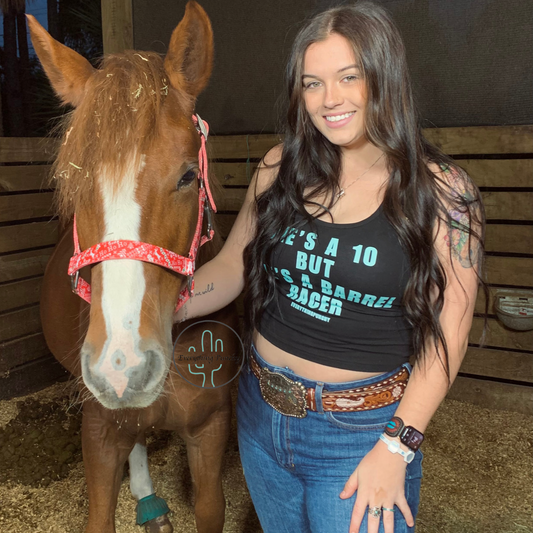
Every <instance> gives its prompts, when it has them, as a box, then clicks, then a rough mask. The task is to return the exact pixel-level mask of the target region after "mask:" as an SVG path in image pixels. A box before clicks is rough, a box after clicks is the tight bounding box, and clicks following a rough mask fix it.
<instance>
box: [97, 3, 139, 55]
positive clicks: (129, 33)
mask: <svg viewBox="0 0 533 533" xmlns="http://www.w3.org/2000/svg"><path fill="white" fill-rule="evenodd" d="M102 37H103V41H104V54H116V53H118V52H123V51H124V50H132V49H133V9H132V0H102Z"/></svg>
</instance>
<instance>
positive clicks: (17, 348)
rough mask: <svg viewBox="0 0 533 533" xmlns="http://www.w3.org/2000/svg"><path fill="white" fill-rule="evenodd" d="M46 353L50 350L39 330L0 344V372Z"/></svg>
mask: <svg viewBox="0 0 533 533" xmlns="http://www.w3.org/2000/svg"><path fill="white" fill-rule="evenodd" d="M48 354H50V350H49V349H48V346H47V345H46V341H45V340H44V335H43V334H42V333H41V332H39V333H33V334H32V335H28V336H27V337H22V338H21V339H16V340H14V341H10V342H5V343H3V344H0V374H3V373H4V372H7V371H9V370H11V369H13V368H15V367H17V366H20V365H22V364H24V363H27V362H29V361H33V360H35V359H39V358H40V357H43V356H45V355H48Z"/></svg>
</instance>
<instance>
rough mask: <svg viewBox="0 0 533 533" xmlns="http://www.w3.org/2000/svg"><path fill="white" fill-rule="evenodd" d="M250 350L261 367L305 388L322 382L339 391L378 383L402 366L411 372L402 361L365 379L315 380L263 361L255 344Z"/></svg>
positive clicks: (328, 387) (329, 389)
mask: <svg viewBox="0 0 533 533" xmlns="http://www.w3.org/2000/svg"><path fill="white" fill-rule="evenodd" d="M252 351H253V354H254V357H255V358H256V361H257V363H258V364H259V366H260V367H261V368H263V367H266V368H267V369H268V370H270V371H271V372H278V373H279V374H283V375H284V376H286V377H288V378H289V379H292V380H293V381H299V382H300V383H301V384H302V385H303V386H304V387H307V388H313V389H314V388H316V385H317V384H318V383H321V384H323V388H324V389H325V390H328V391H340V390H345V389H356V388H359V387H366V386H368V385H372V384H374V383H378V382H380V381H383V380H384V379H387V378H389V377H391V376H393V375H394V374H396V373H397V372H399V371H400V370H401V369H402V368H406V369H407V370H408V371H409V373H411V368H412V367H411V365H410V364H409V363H404V364H403V365H400V366H399V367H398V368H395V369H394V370H391V371H390V372H384V373H383V374H378V375H377V376H372V377H370V378H366V379H357V380H355V381H335V382H325V381H316V380H313V379H308V378H304V377H303V376H300V375H299V374H296V373H295V372H293V371H292V370H291V369H290V368H289V367H282V366H276V365H271V364H270V363H268V362H267V361H265V360H264V359H263V358H262V357H261V355H260V354H259V352H258V351H257V348H256V347H255V344H253V343H252Z"/></svg>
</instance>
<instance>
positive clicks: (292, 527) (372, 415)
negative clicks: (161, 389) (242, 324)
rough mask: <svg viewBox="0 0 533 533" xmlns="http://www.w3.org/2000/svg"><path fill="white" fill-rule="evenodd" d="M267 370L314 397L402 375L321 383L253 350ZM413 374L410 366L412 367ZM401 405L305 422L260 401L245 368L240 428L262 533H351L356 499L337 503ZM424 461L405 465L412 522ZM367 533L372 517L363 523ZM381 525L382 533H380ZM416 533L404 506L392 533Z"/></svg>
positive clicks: (313, 415)
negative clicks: (309, 390) (297, 383)
mask: <svg viewBox="0 0 533 533" xmlns="http://www.w3.org/2000/svg"><path fill="white" fill-rule="evenodd" d="M252 349H253V351H254V354H255V357H256V359H257V361H258V363H259V365H260V366H261V367H265V366H266V367H267V368H268V369H269V370H270V371H273V372H279V373H281V374H283V375H285V376H286V377H288V378H289V379H293V380H296V381H300V382H301V383H302V384H303V385H304V386H305V387H313V388H314V389H315V391H316V404H317V409H319V410H320V411H321V410H322V409H321V406H322V401H321V397H322V390H323V389H325V390H329V391H334V390H343V389H349V388H356V387H362V386H366V385H370V384H372V383H376V382H378V381H381V380H382V379H384V378H386V377H388V376H389V375H393V374H394V373H395V372H396V371H397V370H398V369H396V370H394V371H392V372H388V373H386V374H381V375H379V376H377V377H372V378H369V379H364V380H359V381H350V382H343V383H322V382H320V381H312V380H309V379H306V378H302V377H300V376H298V375H296V374H295V373H294V372H293V371H292V370H290V369H288V368H281V367H277V366H273V365H270V364H269V363H267V362H266V361H265V360H264V359H263V358H262V357H261V356H260V355H259V353H258V352H257V350H256V349H255V347H252ZM406 366H407V368H408V369H409V370H410V366H409V365H406ZM397 406H398V405H397V403H394V404H392V405H389V406H386V407H381V408H379V409H374V410H370V411H358V412H348V413H344V412H343V413H341V412H323V411H322V412H314V411H308V412H307V416H306V417H305V418H294V417H289V416H285V415H282V414H281V413H278V411H276V410H275V409H273V408H272V407H271V406H270V405H268V404H267V403H266V402H265V401H264V400H263V398H262V396H261V392H260V389H259V380H258V379H257V378H256V377H255V376H254V374H253V373H252V372H251V370H250V367H249V365H248V363H246V364H245V366H244V368H243V371H242V372H241V375H240V379H239V396H238V400H237V423H238V438H239V450H240V455H241V462H242V466H243V470H244V475H245V478H246V483H247V485H248V490H249V491H250V495H251V497H252V501H253V503H254V507H255V510H256V511H257V515H258V517H259V521H260V522H261V526H262V528H263V531H264V533H285V532H286V533H349V526H350V520H351V516H352V511H353V506H354V503H355V496H356V495H354V496H352V497H351V498H349V499H346V500H342V499H341V498H340V497H339V494H340V493H341V491H342V489H343V487H344V484H345V483H346V481H347V480H348V478H349V477H350V475H351V474H352V473H353V471H354V470H355V468H356V467H357V465H358V464H359V461H361V459H362V458H363V457H364V456H365V455H366V454H367V453H368V452H369V451H370V450H371V449H372V448H373V447H374V445H375V444H376V442H377V441H378V440H379V436H380V434H381V433H382V432H383V429H384V427H385V424H386V423H387V422H388V421H389V420H390V419H391V417H392V416H394V413H395V411H396V409H397ZM421 478H422V454H421V452H420V451H418V452H417V453H416V456H415V458H414V459H413V461H412V462H411V463H410V464H409V465H407V473H406V481H405V496H406V498H407V502H408V503H409V507H410V508H411V512H412V513H413V516H414V517H416V513H417V511H418V503H419V494H420V483H421ZM360 531H361V533H366V531H367V515H366V513H365V518H364V520H363V522H362V524H361V529H360ZM383 531H384V530H383V522H382V521H380V526H379V532H380V533H382V532H383ZM407 532H414V528H409V527H408V526H407V524H406V523H405V520H404V518H403V515H402V513H401V511H400V510H399V509H398V507H395V513H394V533H407Z"/></svg>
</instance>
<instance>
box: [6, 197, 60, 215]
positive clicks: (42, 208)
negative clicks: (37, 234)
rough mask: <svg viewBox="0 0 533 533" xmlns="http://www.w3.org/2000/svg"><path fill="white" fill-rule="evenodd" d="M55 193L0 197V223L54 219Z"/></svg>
mask: <svg viewBox="0 0 533 533" xmlns="http://www.w3.org/2000/svg"><path fill="white" fill-rule="evenodd" d="M53 198H54V193H52V192H37V193H29V194H13V195H9V196H0V222H10V221H14V220H24V219H26V218H39V217H46V216H49V217H52V216H53V214H54V213H53V208H52V202H53Z"/></svg>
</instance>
